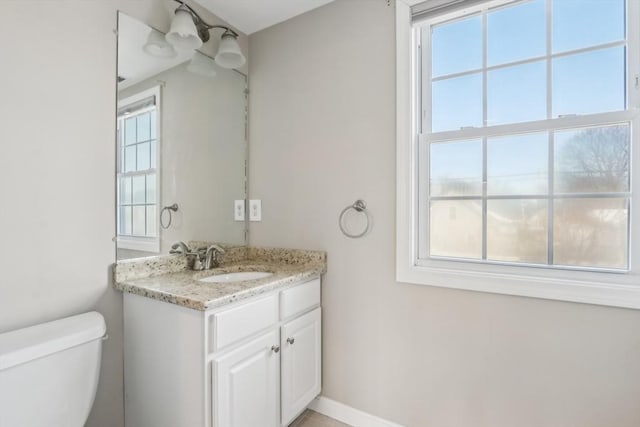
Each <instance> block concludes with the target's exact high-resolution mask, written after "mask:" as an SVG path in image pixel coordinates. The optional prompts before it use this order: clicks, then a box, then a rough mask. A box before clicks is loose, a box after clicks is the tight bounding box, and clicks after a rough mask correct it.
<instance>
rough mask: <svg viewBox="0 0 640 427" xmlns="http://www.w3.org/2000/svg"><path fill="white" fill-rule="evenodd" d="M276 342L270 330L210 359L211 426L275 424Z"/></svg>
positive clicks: (275, 332) (263, 426)
mask: <svg viewBox="0 0 640 427" xmlns="http://www.w3.org/2000/svg"><path fill="white" fill-rule="evenodd" d="M279 343H280V340H279V337H278V330H273V331H271V332H268V333H266V334H264V335H262V336H260V337H259V338H256V339H255V340H253V341H251V342H249V343H247V344H245V345H243V346H242V347H240V348H238V349H236V350H234V351H232V352H230V353H228V354H226V355H224V356H221V357H219V358H217V359H214V360H213V368H212V375H213V378H212V390H213V393H212V414H213V419H214V426H215V427H257V426H260V427H276V426H278V425H279V418H280V417H279V415H280V414H279V411H278V407H279V400H280V399H279V397H280V396H279V391H280V354H279V350H280V347H279Z"/></svg>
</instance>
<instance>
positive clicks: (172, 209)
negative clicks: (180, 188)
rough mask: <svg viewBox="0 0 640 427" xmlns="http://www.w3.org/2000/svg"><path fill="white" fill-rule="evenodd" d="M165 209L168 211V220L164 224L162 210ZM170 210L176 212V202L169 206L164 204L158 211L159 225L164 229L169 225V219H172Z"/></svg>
mask: <svg viewBox="0 0 640 427" xmlns="http://www.w3.org/2000/svg"><path fill="white" fill-rule="evenodd" d="M165 211H167V212H169V222H168V223H167V225H164V212H165ZM171 212H178V204H177V203H174V204H172V205H171V206H165V207H164V208H162V210H161V211H160V227H162V228H164V229H165V230H166V229H167V228H169V227H171V221H172V220H173V215H172V214H171Z"/></svg>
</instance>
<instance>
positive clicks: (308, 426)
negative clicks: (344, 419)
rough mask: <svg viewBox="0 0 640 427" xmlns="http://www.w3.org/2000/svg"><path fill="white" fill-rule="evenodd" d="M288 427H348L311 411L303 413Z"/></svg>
mask: <svg viewBox="0 0 640 427" xmlns="http://www.w3.org/2000/svg"><path fill="white" fill-rule="evenodd" d="M289 427H350V426H349V425H348V424H345V423H341V422H340V421H337V420H334V419H333V418H329V417H325V416H324V415H322V414H319V413H317V412H315V411H312V410H311V409H307V410H306V411H304V412H303V413H302V414H300V416H299V417H298V418H296V419H295V420H294V421H293V423H291V424H290V425H289Z"/></svg>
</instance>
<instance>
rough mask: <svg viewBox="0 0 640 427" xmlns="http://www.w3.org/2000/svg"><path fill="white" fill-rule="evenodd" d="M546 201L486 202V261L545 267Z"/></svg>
mask: <svg viewBox="0 0 640 427" xmlns="http://www.w3.org/2000/svg"><path fill="white" fill-rule="evenodd" d="M547 216H548V211H547V201H546V200H530V199H529V200H512V199H509V200H488V201H487V259H490V260H495V261H508V262H527V263H534V264H547V261H548V259H547V248H548V244H547V236H548V233H547V228H548V226H547Z"/></svg>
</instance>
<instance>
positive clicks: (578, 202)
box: [553, 198, 629, 269]
mask: <svg viewBox="0 0 640 427" xmlns="http://www.w3.org/2000/svg"><path fill="white" fill-rule="evenodd" d="M628 214H629V212H628V203H627V200H626V199H622V198H619V199H608V198H607V199H562V200H556V201H555V210H554V227H553V233H554V244H553V250H554V263H555V264H560V265H575V266H587V267H603V268H620V269H625V268H627V245H628V242H627V226H628V216H629V215H628Z"/></svg>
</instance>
